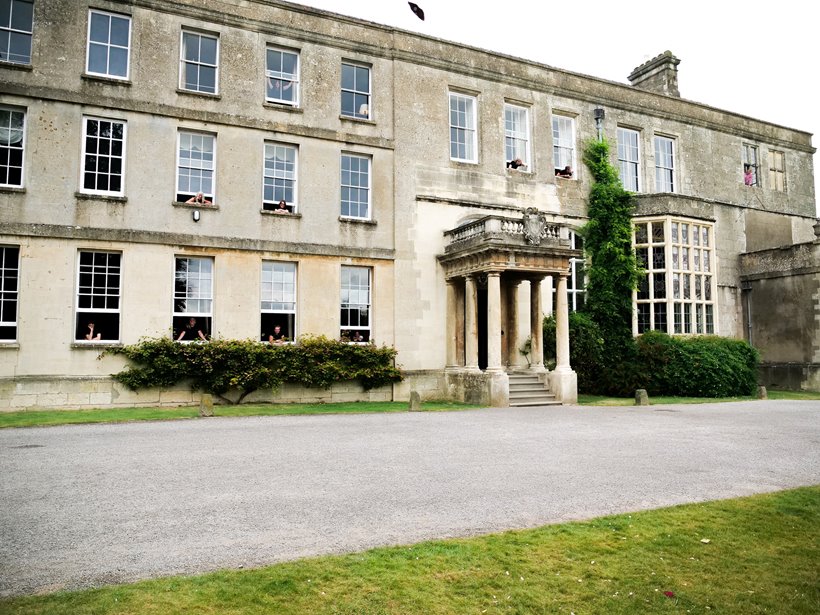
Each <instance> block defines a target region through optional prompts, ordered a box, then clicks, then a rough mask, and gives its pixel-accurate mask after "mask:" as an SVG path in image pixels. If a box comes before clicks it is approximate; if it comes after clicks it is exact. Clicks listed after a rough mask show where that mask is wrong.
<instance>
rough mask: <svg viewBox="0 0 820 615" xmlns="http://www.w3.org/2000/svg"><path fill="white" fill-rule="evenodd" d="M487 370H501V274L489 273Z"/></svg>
mask: <svg viewBox="0 0 820 615" xmlns="http://www.w3.org/2000/svg"><path fill="white" fill-rule="evenodd" d="M487 370H488V371H494V372H497V371H501V274H500V273H499V272H497V271H493V272H490V273H488V274H487Z"/></svg>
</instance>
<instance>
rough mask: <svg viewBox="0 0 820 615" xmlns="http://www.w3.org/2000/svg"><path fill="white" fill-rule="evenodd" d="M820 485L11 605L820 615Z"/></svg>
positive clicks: (240, 613)
mask: <svg viewBox="0 0 820 615" xmlns="http://www.w3.org/2000/svg"><path fill="white" fill-rule="evenodd" d="M818 528H820V487H808V488H802V489H795V490H790V491H783V492H779V493H774V494H766V495H761V496H754V497H748V498H742V499H734V500H724V501H718V502H709V503H702V504H690V505H684V506H677V507H673V508H666V509H660V510H654V511H645V512H639V513H632V514H624V515H615V516H610V517H604V518H600V519H595V520H592V521H588V522H578V523H567V524H562V525H552V526H545V527H542V528H538V529H533V530H521V531H511V532H505V533H503V534H494V535H488V536H482V537H477V538H469V539H458V540H447V541H435V542H426V543H422V544H417V545H412V546H403V547H392V548H380V549H373V550H370V551H367V552H364V553H356V554H352V555H345V556H332V557H320V558H313V559H306V560H301V561H296V562H290V563H285V564H279V565H274V566H270V567H266V568H261V569H257V570H242V571H221V572H216V573H211V574H206V575H202V576H196V577H173V578H163V579H156V580H151V581H144V582H140V583H135V584H131V585H122V586H112V587H105V588H101V589H95V590H88V591H82V592H73V593H58V594H52V595H46V596H32V597H22V598H15V599H10V600H4V601H0V612H1V613H4V614H8V615H23V614H25V615H37V614H52V613H61V614H68V615H86V614H88V615H91V614H94V615H103V614H117V615H131V614H133V615H138V614H139V615H154V614H156V615H174V614H182V613H185V614H217V613H219V614H227V615H245V614H247V615H250V614H257V613H277V615H288V614H300V615H301V614H304V613H311V614H313V613H317V614H324V613H327V614H334V615H339V614H350V615H352V614H354V613H355V614H356V615H392V614H401V615H413V614H419V615H422V614H423V615H437V614H442V615H443V614H450V613H465V614H473V613H475V614H485V613H486V614H489V615H495V614H501V613H505V614H506V613H518V614H529V613H567V614H569V613H577V614H578V615H581V614H582V613H583V614H590V613H593V614H594V613H600V614H606V615H627V614H629V615H631V614H634V613H694V614H706V613H710V614H712V613H743V614H744V615H754V614H757V613H793V614H802V613H806V614H812V615H813V614H815V613H818V612H820V583H818V566H817V562H818V561H820V540H819V538H820V537H819V536H818V531H819V530H818Z"/></svg>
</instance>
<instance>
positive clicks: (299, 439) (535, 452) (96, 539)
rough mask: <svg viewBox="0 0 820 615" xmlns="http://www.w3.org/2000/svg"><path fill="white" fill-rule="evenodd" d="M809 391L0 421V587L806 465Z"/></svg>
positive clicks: (117, 574)
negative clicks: (642, 402)
mask: <svg viewBox="0 0 820 615" xmlns="http://www.w3.org/2000/svg"><path fill="white" fill-rule="evenodd" d="M819 445H820V402H816V401H800V402H797V401H794V402H789V401H757V402H738V403H727V404H702V405H688V406H650V407H641V408H635V407H632V408H601V407H572V406H566V407H549V408H504V409H484V410H471V411H462V412H446V413H400V414H367V415H331V416H327V415H325V416H302V417H251V418H215V419H204V420H193V421H170V422H154V423H130V424H119V425H87V426H66V427H48V428H30V429H6V430H0V595H14V594H21V593H32V592H41V591H54V590H58V589H66V588H68V589H73V588H80V587H89V586H97V585H101V584H107V583H120V582H126V581H133V580H136V579H141V578H146V577H155V576H161V575H171V574H180V573H195V572H202V571H207V570H214V569H218V568H234V567H239V566H245V567H251V566H259V565H263V564H267V563H272V562H277V561H282V560H288V559H293V558H297V557H304V556H309V555H316V554H323V553H340V552H349V551H356V550H361V549H366V548H368V547H373V546H376V545H390V544H400V543H410V542H416V541H420V540H424V539H429V538H441V537H450V536H465V535H472V534H478V533H486V532H494V531H497V530H502V529H507V528H522V527H531V526H537V525H543V524H546V523H554V522H559V521H566V520H570V519H584V518H589V517H594V516H599V515H604V514H608V513H616V512H624V511H633V510H638V509H645V508H655V507H660V506H667V505H672V504H678V503H682V502H694V501H701V500H711V499H718V498H728V497H733V496H742V495H749V494H753V493H761V492H766V491H774V490H779V489H785V488H789V487H796V486H800V485H811V484H817V483H820V446H819Z"/></svg>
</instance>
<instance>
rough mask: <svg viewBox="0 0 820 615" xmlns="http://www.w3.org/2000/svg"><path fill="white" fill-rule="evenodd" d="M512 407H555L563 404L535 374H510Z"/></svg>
mask: <svg viewBox="0 0 820 615" xmlns="http://www.w3.org/2000/svg"><path fill="white" fill-rule="evenodd" d="M509 378H510V406H555V405H560V404H561V402H560V401H558V400H556V399H555V395H553V394H552V393H550V392H549V390H548V389H547V387H546V386H545V385H544V383H543V382H541V381H540V380H539V379H538V376H536V375H534V374H515V373H513V374H510V375H509Z"/></svg>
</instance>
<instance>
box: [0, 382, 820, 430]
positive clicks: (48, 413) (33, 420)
mask: <svg viewBox="0 0 820 615" xmlns="http://www.w3.org/2000/svg"><path fill="white" fill-rule="evenodd" d="M769 398H770V399H820V392H813V391H769ZM754 399H756V398H755V397H727V398H722V399H711V398H702V397H650V399H649V401H650V403H652V404H703V403H714V402H724V401H748V400H754ZM578 403H579V404H580V405H582V406H632V405H634V404H635V400H634V398H632V397H628V398H626V397H606V396H603V395H578ZM477 407H479V406H476V405H475V404H462V403H458V402H449V401H431V402H424V403H422V405H421V409H422V410H423V411H424V412H445V411H450V410H466V409H470V408H477ZM405 411H407V403H406V402H398V401H397V402H350V403H334V404H256V405H252V404H241V405H236V406H214V415H215V416H276V415H283V414H291V415H292V414H343V413H349V414H361V413H370V412H405ZM198 417H199V407H198V406H183V407H178V408H173V407H168V408H159V407H150V408H116V409H110V410H109V409H92V410H23V411H19V412H0V429H2V428H4V427H42V426H47V425H69V424H74V423H124V422H128V421H162V420H168V419H193V418H198Z"/></svg>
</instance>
